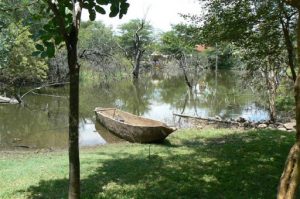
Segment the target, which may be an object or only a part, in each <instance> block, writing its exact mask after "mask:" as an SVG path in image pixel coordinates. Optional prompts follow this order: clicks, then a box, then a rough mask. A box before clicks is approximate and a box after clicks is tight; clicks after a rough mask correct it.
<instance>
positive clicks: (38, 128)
mask: <svg viewBox="0 0 300 199" xmlns="http://www.w3.org/2000/svg"><path fill="white" fill-rule="evenodd" d="M189 78H190V80H191V81H192V82H193V87H192V88H191V89H189V88H188V87H187V86H186V84H185V81H184V77H183V76H181V75H179V76H178V75H176V76H165V75H163V74H161V73H160V72H159V71H154V72H153V73H152V74H151V73H150V74H148V75H144V76H142V77H141V79H140V80H139V82H132V81H131V79H124V80H121V81H117V82H113V83H111V84H109V85H105V84H101V83H99V82H95V83H93V84H91V83H85V82H82V83H81V85H80V86H81V87H80V118H81V119H80V146H91V145H92V146H94V145H100V144H105V143H111V142H119V141H120V139H119V138H117V137H115V136H112V135H111V134H110V133H109V132H108V131H107V130H105V129H103V128H101V126H99V125H98V124H97V123H96V122H95V116H94V112H93V110H94V109H95V107H98V106H101V107H117V108H120V109H122V110H124V111H128V112H131V113H133V114H136V115H141V116H144V117H148V118H152V119H156V120H161V121H164V122H166V123H168V124H169V125H172V126H174V125H178V122H179V120H180V118H174V116H173V113H181V114H186V115H193V116H201V117H214V116H216V115H219V116H221V117H223V118H237V117H239V116H242V117H245V118H246V119H248V120H252V121H258V120H264V119H268V113H267V111H266V108H265V102H264V101H263V100H259V99H264V98H263V97H260V96H259V95H260V93H258V92H255V94H254V93H253V92H252V91H251V90H250V89H248V90H247V89H243V88H241V86H240V85H241V82H242V81H243V79H242V78H241V75H240V74H239V73H238V72H233V71H220V72H219V73H218V74H217V76H215V73H213V72H211V71H205V72H202V73H201V74H198V77H197V76H192V77H189ZM39 92H41V93H47V94H53V95H54V96H61V97H49V96H41V95H29V96H27V97H26V98H25V100H26V101H25V104H26V106H25V107H22V106H18V105H1V106H0V124H1V125H0V148H2V149H3V148H11V147H14V146H21V145H22V146H29V147H32V148H50V147H55V148H66V147H67V139H68V133H67V132H68V126H67V125H68V98H67V97H66V96H67V93H68V92H69V91H68V87H61V88H55V89H54V88H50V89H47V90H45V89H44V90H41V91H39Z"/></svg>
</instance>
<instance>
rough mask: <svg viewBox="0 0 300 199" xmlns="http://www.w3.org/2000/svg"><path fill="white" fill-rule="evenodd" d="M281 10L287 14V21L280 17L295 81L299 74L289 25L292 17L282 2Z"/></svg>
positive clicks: (289, 63)
mask: <svg viewBox="0 0 300 199" xmlns="http://www.w3.org/2000/svg"><path fill="white" fill-rule="evenodd" d="M280 10H281V12H282V13H283V14H284V15H285V19H286V22H285V21H284V19H283V17H280V23H281V28H282V32H283V36H284V41H285V46H286V50H287V53H288V65H289V67H290V69H291V73H292V78H293V81H294V82H295V81H296V78H297V74H296V71H295V63H294V57H295V52H294V46H293V42H292V40H291V34H290V27H289V26H290V18H289V16H287V14H286V13H285V11H284V7H283V4H282V3H280Z"/></svg>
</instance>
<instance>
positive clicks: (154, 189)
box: [24, 131, 293, 199]
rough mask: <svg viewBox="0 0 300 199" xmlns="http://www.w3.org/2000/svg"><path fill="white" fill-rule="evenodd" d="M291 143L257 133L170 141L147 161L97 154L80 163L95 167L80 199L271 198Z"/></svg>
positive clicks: (62, 189)
mask: <svg viewBox="0 0 300 199" xmlns="http://www.w3.org/2000/svg"><path fill="white" fill-rule="evenodd" d="M203 140H204V141H203ZM292 143H293V136H291V135H287V134H286V133H283V132H279V131H260V132H246V133H240V134H233V135H227V136H223V137H215V138H211V139H203V137H201V136H200V137H199V141H197V139H193V140H182V142H181V143H180V144H179V145H176V147H175V148H173V147H170V146H172V140H170V142H169V143H168V142H167V144H166V145H162V146H161V145H160V146H157V147H159V149H160V151H159V152H158V153H157V154H156V155H154V156H152V157H151V158H150V159H148V156H147V155H136V154H132V153H130V152H128V151H126V150H124V151H123V152H122V154H114V153H112V154H109V155H110V156H111V158H110V159H106V160H101V155H106V156H107V155H108V154H107V153H105V154H104V153H98V154H99V155H100V156H99V158H98V159H97V160H94V159H93V160H91V159H86V160H84V161H83V162H82V165H84V164H91V163H92V162H95V161H96V162H97V163H98V164H99V166H96V167H95V168H94V169H93V171H89V175H88V176H85V177H84V178H83V179H82V181H81V186H82V187H81V188H82V198H122V199H123V198H209V199H212V198H253V199H254V198H255V199H257V198H275V194H276V188H277V184H278V182H279V178H280V175H281V172H282V168H283V165H284V162H285V158H286V155H287V153H288V151H289V149H290V147H291V145H292ZM120 157H121V158H120ZM82 172H85V171H82ZM67 187H68V181H67V179H60V180H52V181H41V182H40V183H39V185H38V186H31V187H29V188H28V189H27V190H24V191H25V192H27V193H28V194H29V195H30V196H31V198H67Z"/></svg>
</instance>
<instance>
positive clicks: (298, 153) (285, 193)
mask: <svg viewBox="0 0 300 199" xmlns="http://www.w3.org/2000/svg"><path fill="white" fill-rule="evenodd" d="M286 3H288V4H290V5H292V6H293V7H295V8H297V9H298V13H299V10H300V1H298V0H287V1H286ZM297 26H298V27H297V47H298V49H297V57H298V63H297V65H298V67H299V65H300V64H299V58H300V49H299V48H300V17H299V16H298V25H297ZM294 91H295V101H296V143H295V144H294V145H293V147H292V148H291V150H290V152H289V155H288V157H287V160H286V163H285V168H284V170H283V173H282V175H281V178H280V183H279V186H278V193H277V199H294V198H296V193H297V189H298V186H299V181H300V175H299V174H300V162H299V160H300V72H299V70H298V75H297V79H296V82H295V89H294Z"/></svg>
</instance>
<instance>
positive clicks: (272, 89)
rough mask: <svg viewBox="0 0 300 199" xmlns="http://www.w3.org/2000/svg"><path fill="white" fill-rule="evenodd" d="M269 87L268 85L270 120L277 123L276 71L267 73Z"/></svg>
mask: <svg viewBox="0 0 300 199" xmlns="http://www.w3.org/2000/svg"><path fill="white" fill-rule="evenodd" d="M267 74H268V76H267V77H266V78H267V85H268V99H269V114H270V120H271V121H272V122H276V107H275V98H276V93H277V83H276V74H275V72H274V70H272V69H270V70H269V72H267Z"/></svg>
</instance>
